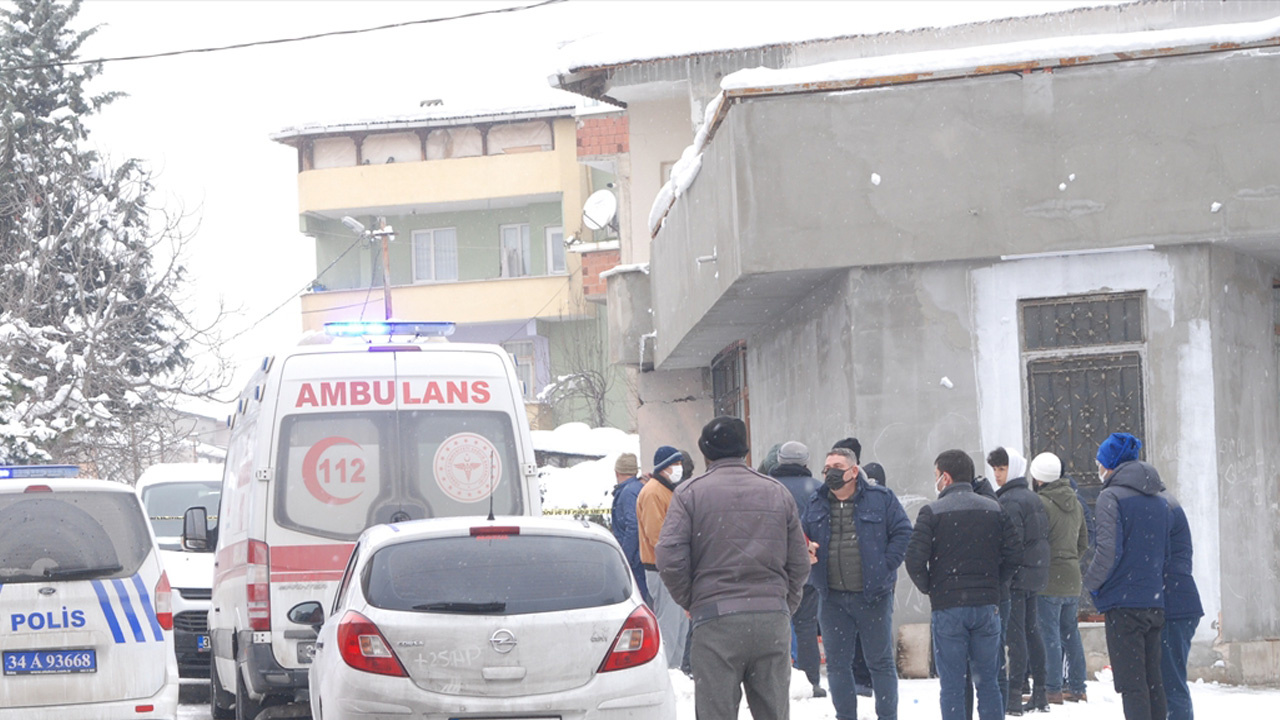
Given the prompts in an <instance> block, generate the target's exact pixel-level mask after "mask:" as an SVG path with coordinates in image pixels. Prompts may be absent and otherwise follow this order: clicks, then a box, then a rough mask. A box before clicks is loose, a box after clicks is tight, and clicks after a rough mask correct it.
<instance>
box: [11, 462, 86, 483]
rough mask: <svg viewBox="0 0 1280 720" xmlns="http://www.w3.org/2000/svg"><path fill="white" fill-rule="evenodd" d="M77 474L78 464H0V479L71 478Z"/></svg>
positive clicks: (78, 470)
mask: <svg viewBox="0 0 1280 720" xmlns="http://www.w3.org/2000/svg"><path fill="white" fill-rule="evenodd" d="M79 475H80V466H79V465H0V480H17V479H20V478H73V477H77V476H79Z"/></svg>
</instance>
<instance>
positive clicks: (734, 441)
mask: <svg viewBox="0 0 1280 720" xmlns="http://www.w3.org/2000/svg"><path fill="white" fill-rule="evenodd" d="M698 449H699V450H701V451H702V454H703V455H704V456H706V458H707V462H714V461H716V460H721V459H724V458H740V457H745V456H746V454H747V451H748V450H749V449H750V448H748V447H747V424H746V423H744V422H742V421H741V420H739V419H738V418H735V417H728V416H723V415H722V416H720V417H718V418H716V419H714V420H712V421H711V422H709V423H707V424H706V425H705V426H703V428H702V437H700V438H698Z"/></svg>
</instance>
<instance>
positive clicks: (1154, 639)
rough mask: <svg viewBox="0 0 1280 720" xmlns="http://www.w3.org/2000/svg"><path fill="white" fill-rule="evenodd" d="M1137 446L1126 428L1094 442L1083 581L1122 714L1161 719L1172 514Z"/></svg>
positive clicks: (1141, 719) (1161, 485) (1139, 443)
mask: <svg viewBox="0 0 1280 720" xmlns="http://www.w3.org/2000/svg"><path fill="white" fill-rule="evenodd" d="M1141 448H1142V441H1140V440H1138V438H1136V437H1134V436H1132V435H1130V434H1129V433H1112V434H1111V435H1110V436H1108V437H1107V439H1106V440H1104V441H1102V445H1101V446H1099V447H1098V454H1097V462H1098V478H1099V479H1101V480H1102V483H1103V484H1102V492H1101V493H1099V494H1098V503H1097V506H1096V508H1097V535H1098V537H1097V549H1096V552H1095V554H1094V556H1093V562H1092V563H1091V564H1090V565H1089V570H1088V571H1087V572H1086V573H1085V576H1084V586H1085V588H1086V589H1087V590H1088V591H1089V592H1090V593H1091V594H1092V595H1093V604H1094V605H1095V606H1096V607H1097V608H1098V611H1099V612H1101V613H1103V614H1104V615H1105V617H1106V631H1107V653H1108V655H1110V657H1111V672H1112V674H1113V677H1114V682H1115V688H1116V692H1117V693H1119V694H1120V697H1121V699H1122V700H1123V703H1124V716H1125V720H1165V715H1166V713H1167V705H1166V698H1165V693H1164V683H1163V679H1162V677H1161V670H1160V662H1161V655H1162V652H1163V650H1162V646H1161V639H1160V631H1161V628H1163V627H1164V571H1165V562H1166V559H1167V558H1168V555H1169V530H1170V525H1171V520H1170V511H1169V503H1168V501H1167V500H1166V499H1165V497H1164V496H1163V495H1161V492H1162V491H1163V490H1164V483H1162V482H1161V481H1160V474H1159V473H1157V472H1156V469H1155V468H1154V467H1152V466H1151V465H1149V464H1147V463H1145V462H1143V461H1141V460H1139V459H1138V450H1140V449H1141Z"/></svg>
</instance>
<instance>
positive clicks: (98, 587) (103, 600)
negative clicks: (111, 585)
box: [92, 580, 124, 644]
mask: <svg viewBox="0 0 1280 720" xmlns="http://www.w3.org/2000/svg"><path fill="white" fill-rule="evenodd" d="M92 582H93V591H94V592H95V593H97V594H98V604H99V605H101V606H102V614H103V616H105V617H106V618H107V626H108V627H110V628H111V637H112V638H114V639H115V641H116V644H120V643H122V642H124V633H122V632H120V623H119V622H118V621H117V620H116V611H115V610H112V609H111V598H109V597H107V589H106V588H105V587H103V586H102V581H101V580H94V581H92Z"/></svg>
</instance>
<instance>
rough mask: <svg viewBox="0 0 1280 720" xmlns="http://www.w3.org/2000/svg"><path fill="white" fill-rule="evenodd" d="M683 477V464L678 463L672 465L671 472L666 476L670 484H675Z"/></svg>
mask: <svg viewBox="0 0 1280 720" xmlns="http://www.w3.org/2000/svg"><path fill="white" fill-rule="evenodd" d="M683 479H684V466H683V465H679V464H676V465H672V466H671V474H670V475H668V476H667V482H670V483H671V484H672V485H675V484H676V483H678V482H680V481H681V480H683Z"/></svg>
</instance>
